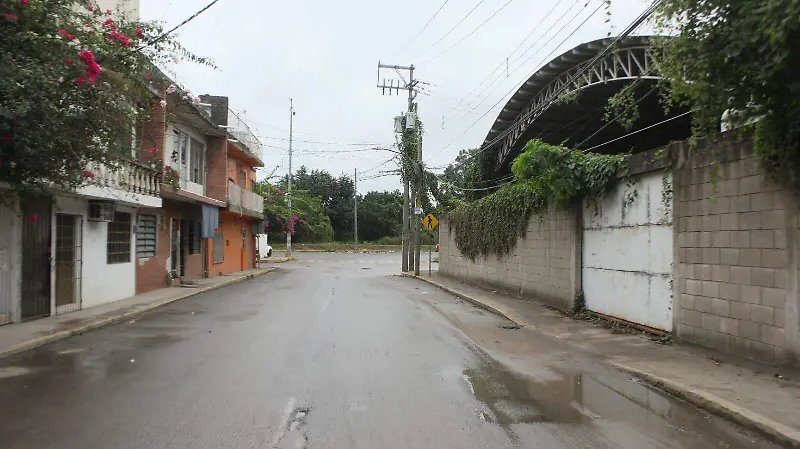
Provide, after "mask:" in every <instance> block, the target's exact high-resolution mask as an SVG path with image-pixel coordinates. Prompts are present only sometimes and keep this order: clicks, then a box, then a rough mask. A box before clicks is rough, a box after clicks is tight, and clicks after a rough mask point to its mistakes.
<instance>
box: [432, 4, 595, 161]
mask: <svg viewBox="0 0 800 449" xmlns="http://www.w3.org/2000/svg"><path fill="white" fill-rule="evenodd" d="M603 5H604V4H603V3H601V4H600V5H599V6H598V7H597V9H595V10H594V11H592V13H591V14H589V15H588V16H587V17H586V18H585V19H584V20H583V22H581V23H580V24H579V25H578V26H577V27H576V28H575V29H574V30H573V31H572V32H571V33H570V34H569V35H567V37H565V38H564V40H562V41H561V43H559V44H558V45H557V46H556V47H555V48H554V49H553V51H551V52H550V54H548V55H547V56H545V57H544V58H543V60H542V62H544V60H545V59H547V58H548V57H550V55H552V54H553V53H555V51H556V50H557V49H558V48H559V47H561V45H563V44H564V42H566V41H567V39H569V38H570V37H572V35H573V34H575V33H576V32H577V31H578V30H579V29H580V28H581V27H582V26H583V25H584V24H585V23H586V22H588V21H589V19H590V18H592V17H593V16H594V15H595V14H597V11H599V10H600V8H602V7H603ZM554 36H555V35H554ZM551 40H552V38H551ZM548 43H549V41H548ZM542 62H540V63H539V64H537V67H538V66H539V65H541V64H542ZM581 73H582V72H581ZM515 86H516V85H515ZM516 89H518V88H517V87H514V88H512V90H510V91H509V92H507V93H506V94H505V95H503V96H502V97H500V99H499V100H497V102H496V103H495V104H493V105H492V106H491V107H490V108H489V109H488V110H486V112H484V113H483V114H482V115H481V116H480V117H478V119H477V120H475V121H474V122H473V123H472V124H471V125H469V126H468V127H467V128H466V129H464V131H462V132H461V134H459V135H457V136H456V137H455V138H454V139H453V140H451V141H450V142H449V143H448V144H447V145H445V146H444V147H442V149H441V150H439V151H438V152H437V153H436V155H438V154H439V153H441V152H442V151H444V150H445V149H447V148H449V147H450V145H452V144H453V143H455V141H456V140H458V139H459V138H460V137H461V136H463V135H464V134H466V133H467V131H469V130H470V129H472V127H473V126H475V125H476V124H477V123H478V122H479V121H481V120H482V119H483V118H484V117H486V115H487V114H488V113H489V112H491V111H492V110H493V109H494V108H495V107H496V106H497V105H498V104H500V102H501V101H503V100H504V99H505V98H506V97H507V96H508V95H509V94H510V93H512V92H514V90H516ZM478 106H480V104H479V105H476V106H475V108H473V110H474V109H477V107H478ZM464 117H466V115H465V116H463V117H462V118H464ZM459 120H460V119H459ZM518 122H519V121H517V122H516V123H518ZM516 123H515V124H516ZM515 124H512V125H509V128H507V130H506V131H504V133H505V134H508V132H510V130H511V129H513V128H514V125H515ZM505 134H503V133H501V135H502V136H505ZM497 140H499V139H497ZM494 142H496V140H493V141H492V143H489V144H486V145H482V148H481V149H480V150H479V151H476V152H475V154H473V155H472V156H471V157H470V159H468V160H471V159H472V158H475V157H477V156H478V155H479V154H481V153H482V152H484V151H486V149H487V148H489V147H491V145H493V144H494ZM436 155H434V156H436ZM464 162H466V161H464Z"/></svg>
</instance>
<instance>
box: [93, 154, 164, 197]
mask: <svg viewBox="0 0 800 449" xmlns="http://www.w3.org/2000/svg"><path fill="white" fill-rule="evenodd" d="M84 178H86V179H87V181H88V182H89V183H90V184H95V185H98V186H101V187H106V188H109V189H116V190H122V191H125V192H130V193H136V194H140V195H148V196H155V197H160V195H161V173H159V172H158V171H157V170H155V169H153V168H150V167H148V166H146V165H140V164H138V163H136V162H134V161H128V160H119V161H117V162H116V164H115V165H106V164H100V163H92V164H89V167H88V170H87V173H86V174H85V175H84Z"/></svg>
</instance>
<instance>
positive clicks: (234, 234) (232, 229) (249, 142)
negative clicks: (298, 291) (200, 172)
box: [200, 95, 264, 276]
mask: <svg viewBox="0 0 800 449" xmlns="http://www.w3.org/2000/svg"><path fill="white" fill-rule="evenodd" d="M200 99H201V102H202V103H203V104H208V105H210V109H211V117H212V120H213V121H214V122H215V123H216V124H217V126H219V127H220V128H221V129H225V130H227V132H228V134H229V136H230V138H229V139H228V140H227V141H226V142H225V144H224V145H219V146H216V147H214V148H212V149H211V151H210V153H209V162H208V166H209V170H208V176H209V181H208V182H209V190H208V191H209V196H211V197H213V198H216V199H219V200H220V201H224V207H223V208H222V209H221V210H220V214H219V227H218V228H217V229H215V230H214V237H213V239H212V242H213V244H212V251H211V259H212V260H211V268H210V273H209V275H210V276H213V275H223V274H227V273H232V272H235V271H241V270H247V269H249V268H254V267H255V266H256V251H255V247H256V243H255V242H256V235H257V234H262V233H264V198H262V197H261V196H260V195H258V194H257V193H255V192H254V187H255V183H256V168H257V167H263V166H264V163H263V162H262V161H261V158H260V156H259V155H260V153H261V142H260V141H259V140H258V138H257V137H256V135H255V134H254V133H253V132H252V130H251V129H250V127H249V126H248V125H247V123H246V122H245V121H244V120H243V119H242V118H241V117H240V116H238V115H237V114H236V113H235V112H233V111H232V110H231V109H230V107H229V105H228V98H227V97H220V96H211V95H202V96H200Z"/></svg>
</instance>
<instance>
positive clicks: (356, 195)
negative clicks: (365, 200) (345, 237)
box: [353, 169, 358, 249]
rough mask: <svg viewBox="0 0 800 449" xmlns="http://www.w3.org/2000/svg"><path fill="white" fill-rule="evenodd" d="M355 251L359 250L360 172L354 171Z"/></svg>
mask: <svg viewBox="0 0 800 449" xmlns="http://www.w3.org/2000/svg"><path fill="white" fill-rule="evenodd" d="M353 190H354V193H353V249H358V170H357V169H353Z"/></svg>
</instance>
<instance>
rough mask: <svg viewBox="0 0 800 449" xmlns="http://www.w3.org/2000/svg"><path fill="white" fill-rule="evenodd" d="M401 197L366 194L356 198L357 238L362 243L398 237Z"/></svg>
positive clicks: (392, 193) (386, 193) (373, 193)
mask: <svg viewBox="0 0 800 449" xmlns="http://www.w3.org/2000/svg"><path fill="white" fill-rule="evenodd" d="M402 221H403V196H402V194H401V193H400V191H399V190H395V191H393V192H377V191H372V192H367V194H366V195H363V196H362V195H359V198H358V236H359V239H360V240H363V241H376V240H379V239H381V238H383V237H396V236H398V235H400V226H401V223H402Z"/></svg>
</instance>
